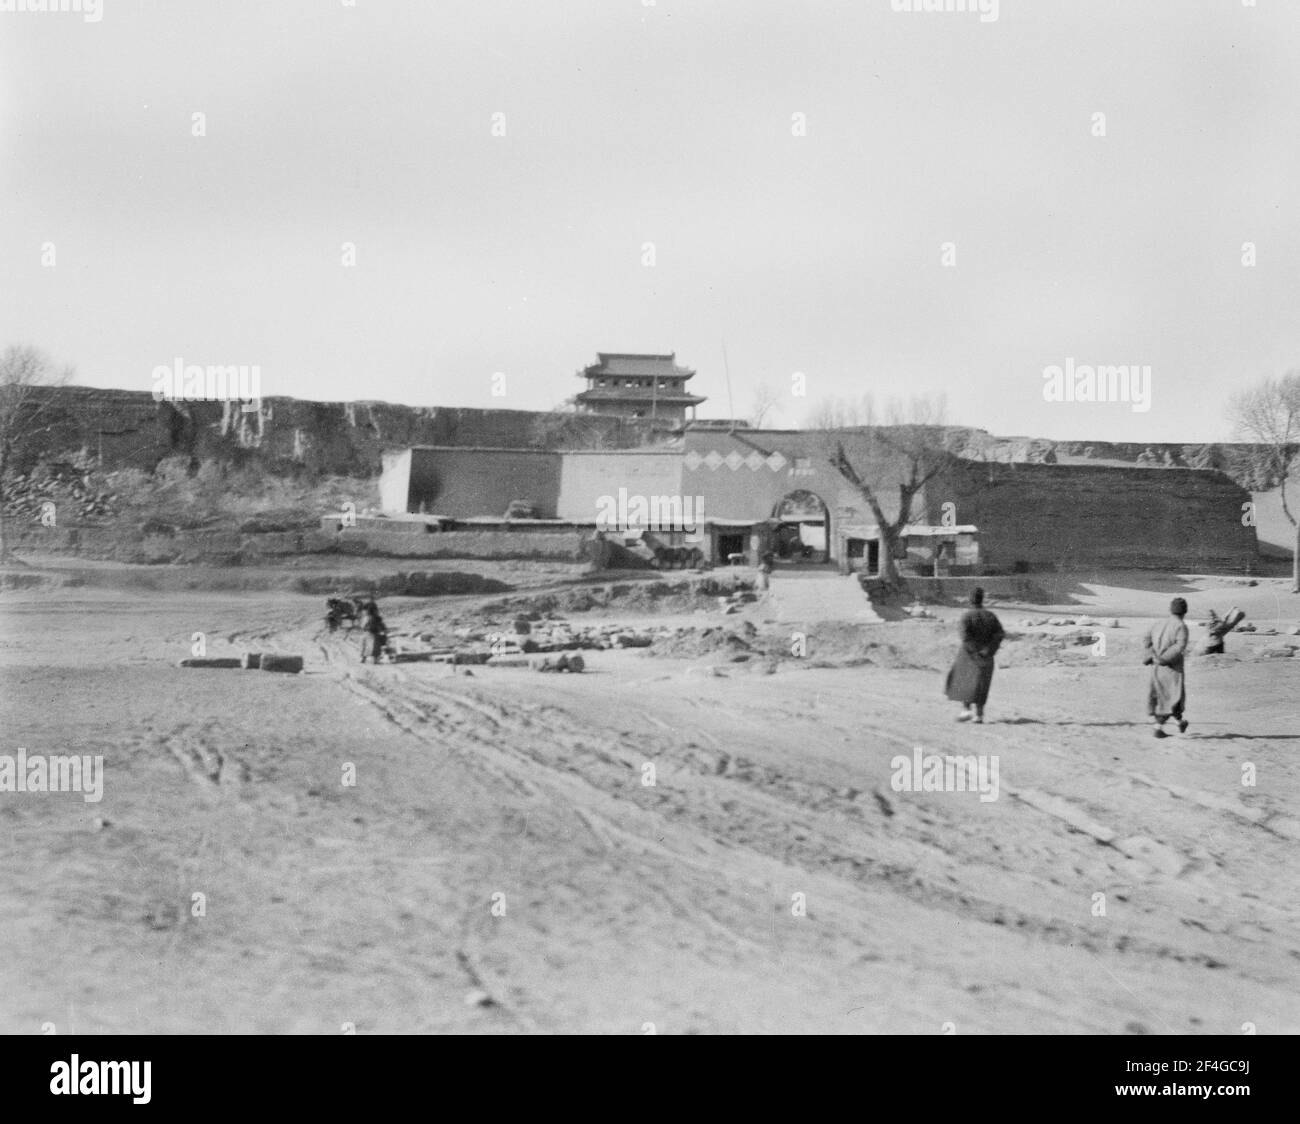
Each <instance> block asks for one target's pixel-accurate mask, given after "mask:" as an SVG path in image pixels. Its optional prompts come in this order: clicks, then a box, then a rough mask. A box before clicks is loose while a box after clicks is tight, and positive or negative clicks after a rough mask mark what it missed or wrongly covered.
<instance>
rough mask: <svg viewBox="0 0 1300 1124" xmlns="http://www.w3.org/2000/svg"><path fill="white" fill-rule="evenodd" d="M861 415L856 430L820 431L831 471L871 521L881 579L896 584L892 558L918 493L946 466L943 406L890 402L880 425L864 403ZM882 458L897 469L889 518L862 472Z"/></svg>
mask: <svg viewBox="0 0 1300 1124" xmlns="http://www.w3.org/2000/svg"><path fill="white" fill-rule="evenodd" d="M863 409H864V415H865V422H864V424H863V425H861V426H860V427H859V428H857V429H853V430H844V429H837V428H828V429H827V430H826V443H827V450H828V455H829V460H830V464H831V467H832V468H834V469H835V470H836V471H837V472H838V473H839V474H840V475H841V476H842V477H844V479H845V480H847V481H848V482H849V483H850V484H852V485H853V487H854V488H855V489H856V490H857V492H858V494H859V495H860V496H861V497H862V498H863V500H865V501H866V504H867V507H868V508H870V510H871V514H872V515H873V516H874V518H875V521H876V527H877V528H878V530H879V531H880V537H881V547H882V549H881V559H880V567H881V569H880V573H881V577H882V578H884V580H885V581H886V582H890V583H893V582H897V581H898V565H897V563H896V561H895V555H896V553H897V552H898V544H899V541H900V539H901V537H902V533H903V530H904V528H906V527H907V526H908V524H909V523H910V522H911V521H912V516H913V510H912V509H913V507H914V506H915V504H916V502H917V498H918V497H919V496H920V494H921V492H922V489H924V488H925V486H926V485H927V484H928V483H929V482H930V481H931V480H932V479H934V477H935V476H936V475H937V474H938V473H939V471H940V470H941V469H942V468H943V467H944V465H945V463H946V462H947V453H946V451H945V448H944V414H945V412H946V405H945V402H944V399H943V397H942V396H939V397H936V398H926V397H920V398H913V399H911V400H910V401H909V402H907V403H906V404H904V403H901V402H897V401H895V402H892V403H891V404H890V406H889V408H888V410H887V411H886V417H885V423H884V424H883V425H882V424H880V423H879V422H878V421H877V418H876V415H875V412H874V410H872V408H871V403H870V400H869V399H867V400H865V402H864V407H863ZM833 416H834V415H833ZM882 454H884V455H885V456H887V457H889V458H890V459H891V460H894V461H895V462H896V463H897V465H898V466H899V472H900V476H899V480H898V506H897V508H895V510H894V515H893V518H890V517H889V516H888V515H886V513H885V508H884V496H883V495H882V485H881V483H880V482H879V481H876V480H872V479H871V478H870V472H871V469H870V468H868V467H867V466H868V465H869V464H870V463H871V462H874V461H876V460H877V459H878V458H879V457H880V456H881V455H882Z"/></svg>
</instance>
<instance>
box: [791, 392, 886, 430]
mask: <svg viewBox="0 0 1300 1124" xmlns="http://www.w3.org/2000/svg"><path fill="white" fill-rule="evenodd" d="M875 413H876V410H875V404H874V401H873V400H872V397H871V395H870V394H864V395H862V397H861V398H839V397H832V398H823V399H821V401H819V402H818V403H817V405H816V406H814V407H813V408H812V410H811V411H809V413H808V417H807V419H806V420H805V422H804V424H805V426H806V427H807V428H808V429H822V430H831V429H851V428H853V427H854V426H861V425H871V424H872V419H873V418H874V417H875Z"/></svg>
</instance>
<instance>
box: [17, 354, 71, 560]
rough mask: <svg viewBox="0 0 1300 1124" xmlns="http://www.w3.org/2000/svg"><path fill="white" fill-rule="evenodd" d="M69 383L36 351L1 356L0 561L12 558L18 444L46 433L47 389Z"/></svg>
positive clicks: (67, 371)
mask: <svg viewBox="0 0 1300 1124" xmlns="http://www.w3.org/2000/svg"><path fill="white" fill-rule="evenodd" d="M71 381H72V368H71V367H64V368H56V367H55V365H54V363H53V362H52V361H51V359H50V357H49V356H48V355H46V354H45V353H44V352H43V351H40V350H39V349H38V348H35V347H29V346H26V345H23V344H11V345H10V346H9V347H7V348H5V350H4V351H3V352H2V353H0V561H8V560H9V559H10V557H11V555H10V551H9V539H8V536H7V535H6V533H5V530H6V528H5V509H6V508H7V506H8V503H9V499H10V491H9V489H10V479H9V473H10V470H11V469H12V468H13V464H14V454H15V452H17V450H18V447H19V445H20V444H21V443H22V442H24V441H27V440H30V439H31V438H33V437H37V436H39V435H40V434H42V433H45V432H48V431H49V429H50V428H51V425H52V423H53V421H54V420H55V419H54V396H53V395H52V394H50V393H49V388H51V387H56V386H64V385H66V384H67V383H69V382H71Z"/></svg>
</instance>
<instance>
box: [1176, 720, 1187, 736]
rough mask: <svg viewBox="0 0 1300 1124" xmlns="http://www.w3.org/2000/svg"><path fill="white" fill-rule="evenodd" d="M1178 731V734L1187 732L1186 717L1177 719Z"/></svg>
mask: <svg viewBox="0 0 1300 1124" xmlns="http://www.w3.org/2000/svg"><path fill="white" fill-rule="evenodd" d="M1178 732H1179V733H1180V734H1185V733H1187V719H1186V718H1180V719H1179V720H1178Z"/></svg>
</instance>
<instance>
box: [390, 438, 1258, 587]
mask: <svg viewBox="0 0 1300 1124" xmlns="http://www.w3.org/2000/svg"><path fill="white" fill-rule="evenodd" d="M838 439H842V440H844V441H845V443H846V448H847V449H848V452H849V455H850V456H851V458H852V460H853V463H854V464H855V466H856V468H857V470H858V472H859V474H860V475H861V476H862V477H863V478H864V479H866V480H869V481H870V482H871V485H872V487H873V488H874V489H875V491H876V493H877V495H878V496H879V497H880V498H881V501H882V506H883V507H884V510H885V515H886V518H889V519H892V518H894V517H895V514H896V512H897V504H898V496H899V486H900V484H902V483H903V482H904V480H905V479H906V476H907V472H908V464H907V462H906V459H905V458H902V457H900V456H898V455H896V454H892V453H890V452H889V451H888V449H887V447H886V446H885V445H883V444H882V443H881V442H877V441H871V440H869V439H868V438H867V437H866V436H865V435H864V433H863V432H862V431H845V433H843V434H841V435H839V438H838ZM832 440H833V438H832V436H829V435H828V434H826V433H824V432H803V431H790V430H757V429H745V430H732V431H719V430H712V429H707V428H698V429H697V428H692V427H687V428H686V430H685V431H684V432H683V433H682V434H681V435H680V436H679V438H678V439H677V440H675V441H674V442H673V443H672V444H671V445H670V446H667V447H664V446H661V447H655V448H649V449H635V450H614V451H593V450H580V451H559V452H556V451H544V450H533V449H506V448H463V447H458V448H451V447H442V446H418V447H411V448H405V449H398V450H393V451H391V452H389V453H387V454H385V457H384V472H383V477H382V481H381V492H382V496H383V507H384V509H385V512H386V513H388V514H390V516H397V517H404V518H407V519H410V518H415V517H423V518H425V519H426V520H427V522H428V524H429V526H430V528H431V529H434V528H438V527H442V528H448V527H452V526H455V525H457V524H466V523H472V524H474V525H477V526H480V527H482V526H489V525H490V526H494V527H497V528H499V529H501V530H502V531H503V532H504V531H506V530H507V528H508V529H510V530H512V531H513V532H514V533H522V532H524V531H525V530H527V529H528V528H529V527H530V526H531V527H534V528H539V527H542V526H550V527H561V526H562V527H566V528H571V529H587V530H588V531H591V532H595V531H598V530H610V529H611V527H610V521H609V518H608V513H609V512H610V511H611V510H614V509H617V510H618V511H619V512H620V514H624V513H627V512H629V511H630V512H634V513H635V512H637V511H638V510H639V511H641V512H642V513H644V512H645V511H649V510H653V511H655V512H658V513H661V514H662V513H663V512H666V511H677V512H682V513H685V514H687V515H689V516H690V517H691V518H690V519H689V520H687V521H685V523H686V525H685V526H680V525H675V526H672V527H670V528H667V529H665V530H663V532H662V533H660V534H658V539H659V541H661V542H662V543H664V544H667V545H672V546H677V545H686V546H690V547H698V548H699V550H700V551H701V553H702V554H703V555H704V556H705V557H706V558H707V559H708V560H709V561H711V562H713V563H715V564H725V563H726V562H727V561H729V560H735V559H736V558H737V557H739V558H742V559H744V560H746V561H748V562H750V563H755V562H757V561H758V559H759V558H760V557H761V556H762V554H763V553H765V552H766V551H768V550H771V551H773V553H775V554H776V555H777V556H778V558H779V559H781V560H783V561H785V562H788V563H794V564H799V563H808V564H827V563H831V564H835V565H836V566H838V567H839V568H840V569H841V570H844V571H848V570H855V571H861V572H864V573H866V574H877V573H879V572H880V567H881V561H882V557H881V555H882V551H883V550H885V549H887V547H886V540H885V536H884V535H883V534H882V532H881V530H880V528H879V527H877V526H876V520H875V518H874V517H873V515H872V512H871V509H870V506H869V505H868V504H867V502H866V501H865V499H864V498H863V496H862V495H861V494H860V493H859V492H858V490H857V489H856V488H855V487H854V486H853V485H852V484H850V483H849V481H848V480H846V479H845V478H844V477H843V476H842V475H841V474H840V473H839V472H838V471H837V470H836V469H835V468H834V467H833V466H832V464H831V457H830V452H831V449H832V447H833V446H832V444H831V442H832ZM934 456H935V457H936V458H937V459H938V460H939V462H940V465H939V471H938V472H937V473H936V475H935V476H934V477H933V478H932V479H931V480H930V481H929V482H928V483H927V484H926V486H925V487H924V489H923V490H922V492H921V493H920V494H919V495H918V497H917V499H916V501H915V503H914V504H913V510H912V512H911V517H910V522H909V525H908V527H907V528H906V529H905V531H904V533H903V534H902V536H901V541H900V542H899V543H898V544H896V552H895V557H896V559H897V560H898V562H899V563H900V565H901V567H902V569H903V570H904V572H911V573H916V574H926V575H929V574H972V573H980V572H984V573H1008V574H1009V573H1026V572H1034V571H1043V570H1059V569H1070V568H1078V567H1087V566H1098V567H1102V566H1104V567H1110V568H1120V567H1158V568H1168V569H1178V570H1184V571H1186V570H1196V569H1205V570H1218V571H1223V570H1227V571H1235V572H1247V571H1249V570H1250V568H1251V566H1252V564H1253V563H1254V562H1255V560H1256V558H1257V543H1256V539H1255V531H1254V528H1253V527H1251V526H1247V525H1246V524H1245V523H1243V521H1242V519H1241V513H1242V511H1243V504H1245V503H1248V502H1249V500H1250V494H1249V493H1248V492H1246V491H1245V490H1244V489H1242V488H1241V487H1240V486H1239V485H1237V484H1236V483H1234V482H1233V481H1232V480H1230V479H1229V478H1228V477H1227V476H1225V475H1224V474H1223V473H1221V472H1217V471H1213V470H1200V469H1181V468H1123V467H1102V466H1092V465H1050V464H989V463H984V462H979V461H973V460H968V459H964V458H962V457H960V456H956V455H952V454H949V453H942V452H939V453H935V454H934ZM638 500H640V501H641V503H642V507H640V508H638V506H637V505H638ZM611 504H613V505H614V508H611ZM619 504H621V505H622V506H621V507H620V506H618V505H619ZM630 522H631V523H632V524H633V526H632V528H631V529H632V531H633V532H635V531H636V530H637V527H636V526H635V524H636V519H635V518H633V519H632V520H630ZM613 529H615V530H619V529H624V528H613Z"/></svg>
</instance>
